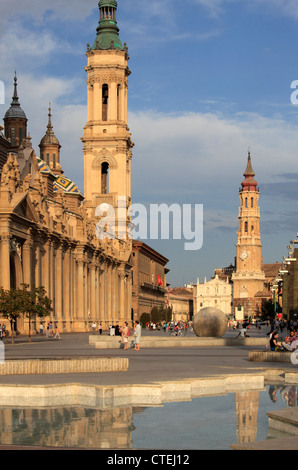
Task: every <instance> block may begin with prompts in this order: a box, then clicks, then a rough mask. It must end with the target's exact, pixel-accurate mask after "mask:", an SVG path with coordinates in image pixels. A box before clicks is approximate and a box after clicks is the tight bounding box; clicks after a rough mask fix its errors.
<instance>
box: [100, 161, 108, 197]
mask: <svg viewBox="0 0 298 470" xmlns="http://www.w3.org/2000/svg"><path fill="white" fill-rule="evenodd" d="M101 194H109V164H108V163H106V162H104V163H102V164H101Z"/></svg>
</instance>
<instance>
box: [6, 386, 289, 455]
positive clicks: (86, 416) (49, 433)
mask: <svg viewBox="0 0 298 470" xmlns="http://www.w3.org/2000/svg"><path fill="white" fill-rule="evenodd" d="M264 395H265V396H264ZM260 397H261V400H260ZM206 400H207V401H206ZM208 400H209V401H208ZM264 403H265V405H264ZM297 405H298V394H297V387H295V386H284V385H270V386H267V388H266V389H265V391H264V389H263V390H262V391H256V390H253V391H239V392H236V393H233V394H227V395H222V396H220V397H215V396H213V397H199V398H194V399H193V400H191V401H189V402H177V403H170V404H165V405H164V406H160V407H141V406H139V407H135V406H129V405H126V406H122V407H111V408H107V409H98V408H92V407H90V408H88V407H86V406H74V407H63V406H61V407H57V406H56V407H36V408H32V407H31V408H21V407H19V408H16V407H14V408H12V407H8V406H5V407H2V409H1V410H0V443H1V444H3V445H23V446H24V445H25V446H26V445H27V446H42V447H55V446H56V447H72V448H84V449H88V448H89V449H90V448H93V449H137V448H147V449H155V448H160V449H164V448H167V449H169V448H172V449H175V447H176V448H185V449H186V448H188V449H198V448H199V447H198V445H201V447H200V448H206V449H207V447H206V446H207V445H209V446H210V447H209V448H210V449H212V448H216V447H215V444H214V442H211V439H212V436H213V438H214V439H215V438H216V439H217V442H218V443H217V444H216V445H217V446H218V447H217V448H229V446H230V445H231V444H233V443H235V441H237V443H249V442H254V441H256V440H258V436H257V433H258V426H259V427H260V420H263V421H262V423H261V427H262V426H263V427H264V429H265V432H266V433H268V426H267V421H268V419H267V416H266V411H272V410H279V409H281V408H282V407H296V406H297ZM173 410H175V412H176V415H175V416H174V415H173V413H172V411H173ZM260 411H261V417H259V412H260ZM172 418H173V419H175V427H176V431H177V441H179V444H177V442H175V437H174V432H173V431H174V425H173V421H172ZM265 420H266V424H264V423H265ZM207 425H208V426H209V430H208V426H207ZM187 426H188V427H189V429H187ZM148 430H150V431H149V432H148ZM153 430H154V433H153ZM166 430H168V431H166ZM150 432H151V434H152V436H150ZM208 432H209V433H210V434H209V435H208ZM153 434H154V436H153ZM210 436H211V437H210ZM267 437H268V434H266V436H265V438H267ZM183 438H184V439H186V442H183ZM263 438H264V437H263ZM140 443H142V447H140V446H141V444H140ZM144 443H146V445H145V446H144ZM177 445H178V447H177ZM157 446H158V447H157ZM170 446H172V447H170ZM220 446H221V447H220Z"/></svg>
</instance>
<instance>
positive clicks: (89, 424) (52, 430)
mask: <svg viewBox="0 0 298 470" xmlns="http://www.w3.org/2000/svg"><path fill="white" fill-rule="evenodd" d="M132 415H133V412H132V407H124V408H114V409H110V410H96V409H89V408H83V407H75V408H72V407H69V408H64V407H61V408H48V409H45V408H37V409H32V408H24V409H21V408H14V409H12V408H6V409H2V410H0V442H1V444H6V445H26V446H29V445H31V446H43V447H78V448H97V449H98V448H101V449H113V448H115V449H131V448H132V435H131V433H132V431H133V430H134V426H133V425H132Z"/></svg>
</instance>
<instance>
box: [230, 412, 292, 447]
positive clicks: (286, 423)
mask: <svg viewBox="0 0 298 470" xmlns="http://www.w3.org/2000/svg"><path fill="white" fill-rule="evenodd" d="M267 416H268V419H269V435H270V436H273V435H275V436H278V437H275V438H269V439H266V440H264V441H257V442H251V443H238V444H232V445H231V448H232V449H234V450H298V438H297V436H298V409H297V408H296V407H295V408H285V409H283V410H278V411H272V412H268V413H267Z"/></svg>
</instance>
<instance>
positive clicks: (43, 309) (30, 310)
mask: <svg viewBox="0 0 298 470" xmlns="http://www.w3.org/2000/svg"><path fill="white" fill-rule="evenodd" d="M21 304H22V312H23V314H24V315H25V316H26V317H27V318H28V320H29V342H31V322H32V320H36V317H39V318H43V317H46V316H48V315H50V313H51V312H52V311H53V308H52V301H51V299H49V297H47V295H46V290H45V288H44V287H42V286H41V287H34V288H33V289H31V290H30V289H29V286H28V284H22V291H21Z"/></svg>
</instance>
